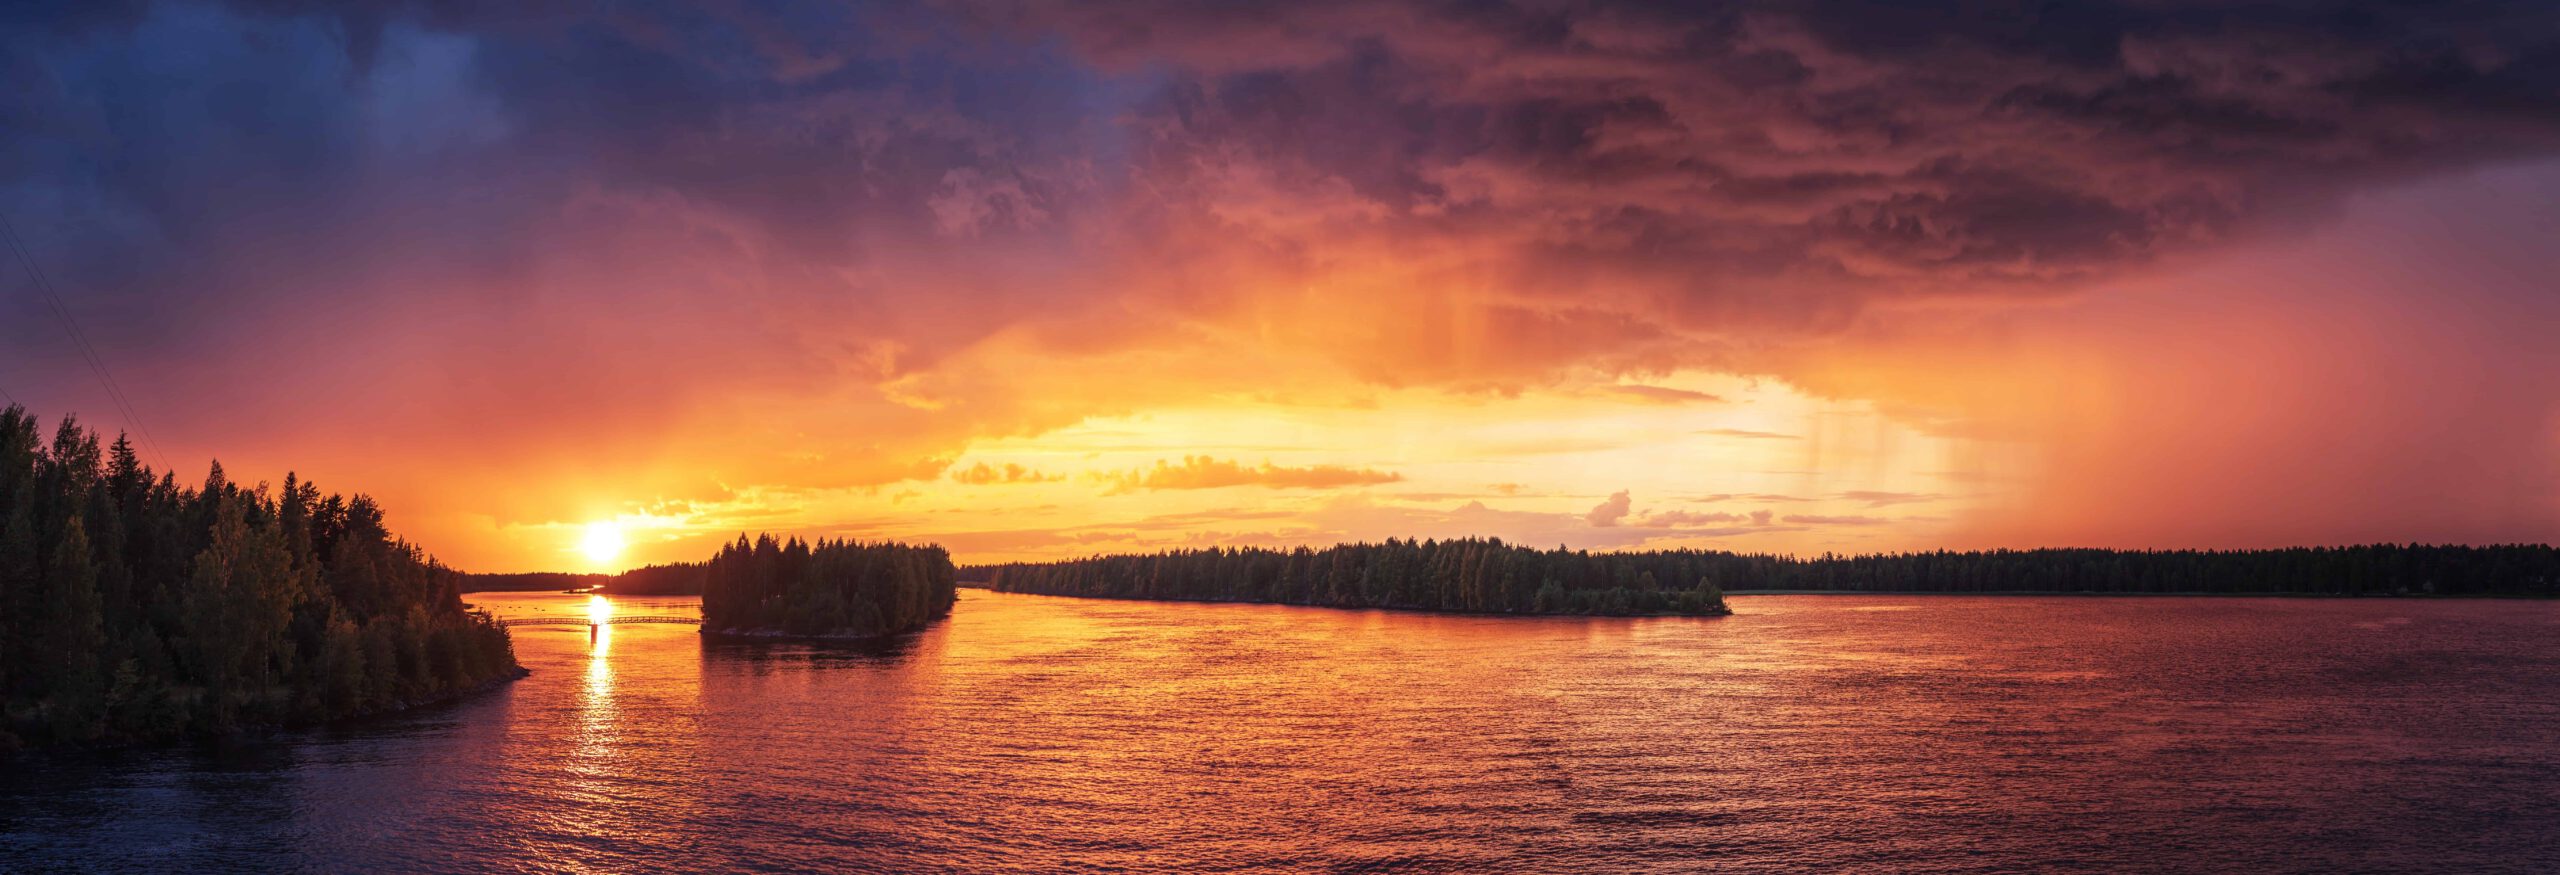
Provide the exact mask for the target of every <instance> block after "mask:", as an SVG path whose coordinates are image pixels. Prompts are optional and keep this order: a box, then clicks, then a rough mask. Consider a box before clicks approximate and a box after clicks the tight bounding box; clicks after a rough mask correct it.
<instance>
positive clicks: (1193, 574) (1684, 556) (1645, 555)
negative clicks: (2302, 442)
mask: <svg viewBox="0 0 2560 875" xmlns="http://www.w3.org/2000/svg"><path fill="white" fill-rule="evenodd" d="M962 577H964V578H966V579H968V580H970V581H972V582H976V583H981V584H984V585H985V586H987V587H989V588H992V589H996V590H1001V591H1005V592H1026V593H1044V594H1049V595H1072V596H1097V597H1106V598H1155V599H1193V600H1204V601H1243V602H1278V603H1283V604H1296V605H1323V606H1330V607H1382V608H1419V609H1425V610H1453V611H1482V612H1496V613H1524V614H1653V613H1684V614H1698V613H1707V614H1712V613H1723V612H1724V599H1723V592H1724V591H1726V590H1731V591H1773V590H1774V591H1796V590H1802V591H1816V592H1948V593H1969V592H1970V593H1997V592H2009V593H2025V592H2063V593H2128V594H2138V593H2232V594H2240V593H2260V594H2299V595H2469V596H2527V597H2552V596H2560V550H2555V549H2554V548H2552V547H2551V546H2549V545H2540V544H2515V545H2501V546H2490V547H2463V546H2425V545H2415V544H2413V545H2408V546H2400V545H2393V544H2376V545H2370V546H2360V547H2303V548H2291V549H2283V550H2139V551H2136V550H2087V549H2051V550H1997V551H1991V552H1971V553H1953V552H1936V553H1906V554H1897V555H1870V556H1834V555H1830V554H1824V555H1822V556H1819V557H1814V558H1802V559H1800V558H1796V557H1791V556H1777V555H1759V554H1743V553H1724V552H1716V551H1707V550H1661V551H1652V552H1630V553H1589V552H1579V551H1570V550H1563V549H1556V550H1545V551H1541V550H1533V549H1529V548H1525V547H1514V546H1510V545H1507V544H1504V543H1502V542H1501V541H1499V540H1488V539H1474V538H1468V539H1459V540H1450V541H1398V540H1395V539H1392V538H1390V539H1388V540H1387V542H1386V543H1384V544H1346V545H1342V546H1337V547H1329V548H1326V549H1322V550H1315V549H1309V548H1305V547H1300V548H1298V549H1296V550H1292V551H1286V552H1283V551H1278V550H1266V549H1211V550H1188V551H1175V552H1169V553H1161V554H1155V555H1141V556H1097V557H1093V558H1089V559H1077V560H1072V561H1067V562H1050V563H1014V564H1005V565H975V566H970V567H968V568H966V569H963V570H962ZM1689 582H1694V586H1685V587H1684V586H1682V585H1681V584H1683V583H1689Z"/></svg>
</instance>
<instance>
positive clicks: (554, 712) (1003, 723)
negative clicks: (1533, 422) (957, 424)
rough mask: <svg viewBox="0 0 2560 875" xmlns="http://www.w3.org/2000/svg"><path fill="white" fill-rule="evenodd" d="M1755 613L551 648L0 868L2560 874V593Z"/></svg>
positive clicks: (232, 769)
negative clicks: (515, 674)
mask: <svg viewBox="0 0 2560 875" xmlns="http://www.w3.org/2000/svg"><path fill="white" fill-rule="evenodd" d="M469 599H470V600H471V601H473V602H475V603H478V604H482V605H486V606H488V607H490V608H492V609H494V610H496V611H498V612H499V613H501V614H502V615H508V616H528V615H535V614H540V613H546V612H548V613H569V614H582V613H584V612H586V611H588V610H589V609H590V606H589V605H588V603H587V602H586V600H585V598H584V597H579V596H563V595H548V594H541V595H536V594H525V595H499V594H482V595H475V596H471V597H469ZM1734 601H1735V606H1736V609H1737V610H1738V611H1739V612H1740V613H1739V614H1738V615H1737V616H1733V617H1728V618H1721V619H1704V620H1700V619H1671V618H1664V619H1637V620H1625V619H1615V620H1607V619H1604V620H1586V619H1519V618H1507V619H1497V618H1480V617H1459V616H1443V615H1427V614H1405V613H1385V612H1351V611H1332V610H1323V609H1313V608H1289V607H1274V606H1253V605H1206V604H1173V603H1153V602H1124V601H1090V600H1076V599H1063V598H1048V597H1040V596H1023V595H1004V594H997V593H989V592H984V591H977V590H968V591H964V592H963V593H962V597H961V602H960V606H959V610H958V611H957V613H956V614H955V615H954V616H953V617H952V619H951V620H949V621H948V622H946V623H944V624H942V625H940V626H938V627H936V628H934V629H933V630H931V631H929V632H926V633H924V634H922V635H919V636H915V637H913V638H912V639H909V640H906V641H903V642H900V643H899V644H897V645H896V646H891V647H877V648H870V649H846V648H828V647H813V646H808V645H799V644H766V645H727V644H720V645H710V646H706V645H705V644H704V643H703V642H702V641H701V640H700V638H699V637H698V636H696V635H695V634H694V632H693V630H692V629H691V628H690V627H681V626H623V627H613V628H609V629H608V630H606V631H605V633H604V634H603V636H602V637H601V639H600V640H598V641H595V642H593V643H590V642H589V640H588V635H587V632H586V631H585V630H581V629H538V628H536V629H520V630H518V631H517V636H516V650H517V654H518V656H519V658H520V659H521V660H522V661H523V662H524V664H525V665H526V666H528V667H530V668H532V669H533V670H534V672H535V673H534V675H533V676H532V677H530V678H528V679H526V680H523V681H521V682H518V683H516V684H514V685H512V686H510V687H508V688H507V689H505V690H503V691H500V692H495V693H491V694H487V695H484V696H481V697H478V698H475V699H471V700H469V701H467V702H464V703H461V704H458V705H454V706H450V707H445V708H441V709H437V710H434V711H431V712H428V713H423V714H413V715H407V716H402V717H397V718H391V719H389V720H386V721H380V722H375V723H371V724H368V725H363V726H359V727H353V728H341V729H332V730H325V731H316V732H308V733H297V734H294V735H290V736H286V737H283V738H279V739H276V740H274V741H271V742H261V743H257V744H254V745H249V746H246V747H244V748H238V749H233V750H228V751H208V750H185V751H176V752H156V753H126V754H117V755H111V756H104V757H85V758H79V759H75V760H69V761H62V760H53V761H44V762H20V763H15V764H11V765H10V766H9V769H10V771H9V772H8V775H7V777H8V781H7V784H6V787H5V788H0V869H6V870H10V871H48V870H57V869H59V870H95V871H108V872H140V871H166V872H205V871H226V870H251V871H279V870H306V871H333V872H334V871H344V872H356V871H368V872H370V871H438V872H492V871H495V872H590V871H596V872H652V871H663V872H693V871H710V870H751V871H813V870H836V871H845V870H850V871H894V872H928V871H954V870H957V871H993V870H1032V871H1195V872H1198V871H1266V870H1267V871H1457V872H1506V871H1517V872H1575V871H1596V872H1677V871H1697V870H1734V871H1802V870H1826V871H1836V870H1848V869H1865V870H1874V871H1897V872H1930V871H1947V872H1958V871H2017V870H2021V869H2033V870H2042V871H2072V870H2086V871H2250V872H2266V871H2306V872H2309V871H2318V872H2335V871H2421V870H2442V871H2466V872H2484V871H2515V872H2531V871H2542V872H2548V871H2553V870H2555V869H2560V604H2553V603H2548V602H2514V601H2345V600H2308V599H2305V600H2276V599H2182V598H2150V599H2112V598H2030V597H2007V598H1971V597H1946V596H1938V597H1930V596H1917V597H1891V596H1877V597H1869V596H1758V597H1741V598H1736V599H1735V600H1734ZM692 607H693V605H692V602H691V600H687V599H633V600H625V601H621V602H618V603H616V604H614V605H613V606H612V609H614V610H618V611H622V612H625V613H664V612H668V611H690V610H692Z"/></svg>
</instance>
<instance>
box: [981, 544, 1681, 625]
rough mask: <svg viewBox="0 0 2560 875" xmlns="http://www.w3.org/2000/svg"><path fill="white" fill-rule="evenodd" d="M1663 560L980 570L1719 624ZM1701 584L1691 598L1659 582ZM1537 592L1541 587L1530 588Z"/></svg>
mask: <svg viewBox="0 0 2560 875" xmlns="http://www.w3.org/2000/svg"><path fill="white" fill-rule="evenodd" d="M1657 555H1660V554H1635V553H1589V552H1578V551H1571V550H1563V549H1557V550H1533V549H1529V548H1526V547H1514V546H1511V545H1508V544H1504V543H1502V542H1501V541H1500V540H1496V539H1479V538H1467V539H1460V540H1450V541H1399V540H1396V539H1393V538H1389V539H1387V542H1386V543H1384V544H1344V545H1340V546H1335V547H1328V548H1325V549H1322V550H1315V549H1310V548H1306V547H1300V548H1298V549H1296V550H1290V551H1280V550H1263V549H1212V550H1181V551H1174V552H1169V553H1161V554H1156V555H1152V556H1098V557H1094V558H1091V559H1078V560H1074V561H1070V562H1054V563H1045V564H1030V563H1017V564H1011V565H983V566H971V567H970V568H968V569H966V570H965V571H964V576H966V577H968V578H969V579H970V580H973V581H981V582H984V583H986V584H987V585H988V586H989V587H991V588H994V589H997V590H1002V591H1005V592H1030V593H1046V594H1050V595H1078V596H1101V597H1108V598H1157V599H1189V600H1195V601H1241V602H1279V603H1283V604H1294V605H1321V606H1326V607H1344V608H1405V609H1415V610H1430V611H1468V612H1477V613H1512V614H1595V615H1611V616H1635V615H1651V614H1689V615H1715V614H1723V613H1728V612H1727V611H1726V610H1725V605H1724V592H1723V591H1722V590H1719V589H1717V588H1716V587H1715V585H1714V584H1712V583H1708V582H1707V576H1706V575H1705V574H1704V573H1703V569H1685V570H1684V566H1682V565H1681V564H1680V563H1666V562H1655V561H1651V560H1650V557H1653V556H1657ZM1663 579H1670V580H1697V581H1698V582H1699V585H1698V587H1697V588H1695V589H1690V590H1677V591H1674V590H1665V589H1663V588H1662V587H1661V585H1660V584H1659V583H1658V581H1660V580H1663ZM1532 582H1534V584H1533V583H1532Z"/></svg>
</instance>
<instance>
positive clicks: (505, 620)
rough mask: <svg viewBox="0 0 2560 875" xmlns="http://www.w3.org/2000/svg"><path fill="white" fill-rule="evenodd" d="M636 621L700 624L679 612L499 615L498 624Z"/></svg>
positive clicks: (601, 623)
mask: <svg viewBox="0 0 2560 875" xmlns="http://www.w3.org/2000/svg"><path fill="white" fill-rule="evenodd" d="M636 623H676V624H690V625H696V626H699V625H702V618H701V617H687V616H684V615H681V614H620V615H616V616H611V617H606V618H604V619H603V620H597V619H595V618H592V617H500V618H498V625H499V626H623V625H630V624H636Z"/></svg>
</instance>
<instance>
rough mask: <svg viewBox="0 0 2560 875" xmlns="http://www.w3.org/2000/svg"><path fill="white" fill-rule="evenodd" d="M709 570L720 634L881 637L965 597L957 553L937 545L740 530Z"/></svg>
mask: <svg viewBox="0 0 2560 875" xmlns="http://www.w3.org/2000/svg"><path fill="white" fill-rule="evenodd" d="M702 570H703V586H702V631H703V634H705V635H712V636H733V637H737V636H744V637H763V636H788V637H803V638H876V637H880V636H884V635H895V634H898V633H901V632H912V631H915V630H917V629H922V628H924V627H925V625H926V624H928V623H931V622H933V621H935V620H938V619H941V618H943V617H945V616H949V615H950V613H951V606H952V604H953V603H954V602H955V601H957V600H958V597H959V596H958V590H957V586H956V584H955V582H954V569H953V567H952V565H951V554H949V553H946V552H944V551H943V549H942V548H941V547H938V546H932V545H925V546H915V545H908V544H897V543H889V542H880V543H869V544H865V543H859V542H855V541H827V540H820V541H817V542H815V543H811V542H807V541H802V540H799V539H797V538H794V539H791V540H788V541H778V540H775V539H774V538H773V536H771V535H759V536H757V537H756V538H755V539H754V540H753V541H749V540H748V539H747V537H746V536H744V535H740V536H739V537H738V540H737V541H736V542H735V543H732V544H729V545H728V546H725V547H722V548H721V550H720V554H719V555H717V556H714V557H712V558H711V561H710V562H707V563H705V564H704V565H703V566H702Z"/></svg>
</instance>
